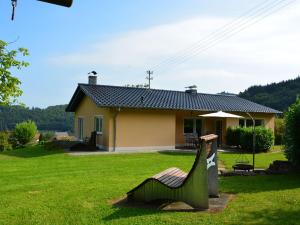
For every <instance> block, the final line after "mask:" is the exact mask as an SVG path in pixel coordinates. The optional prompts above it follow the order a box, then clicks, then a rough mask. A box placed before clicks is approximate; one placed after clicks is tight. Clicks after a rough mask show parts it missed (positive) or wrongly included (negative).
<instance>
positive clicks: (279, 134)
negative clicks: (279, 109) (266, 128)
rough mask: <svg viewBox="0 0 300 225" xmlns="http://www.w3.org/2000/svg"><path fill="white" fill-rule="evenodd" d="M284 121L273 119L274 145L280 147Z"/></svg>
mask: <svg viewBox="0 0 300 225" xmlns="http://www.w3.org/2000/svg"><path fill="white" fill-rule="evenodd" d="M284 129H285V124H284V119H282V118H276V119H275V130H274V133H275V145H282V144H283V136H284Z"/></svg>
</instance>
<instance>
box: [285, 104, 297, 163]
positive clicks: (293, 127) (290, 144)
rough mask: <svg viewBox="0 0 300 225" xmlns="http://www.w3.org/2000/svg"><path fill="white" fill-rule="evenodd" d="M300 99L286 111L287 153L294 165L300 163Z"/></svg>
mask: <svg viewBox="0 0 300 225" xmlns="http://www.w3.org/2000/svg"><path fill="white" fill-rule="evenodd" d="M299 128H300V99H299V98H298V99H297V100H296V102H295V103H294V104H293V105H291V106H290V107H289V109H288V111H287V112H286V113H285V133H284V143H285V155H286V157H287V159H288V160H289V161H290V162H292V163H293V164H294V165H300V138H299V137H300V129H299Z"/></svg>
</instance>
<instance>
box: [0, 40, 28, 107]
mask: <svg viewBox="0 0 300 225" xmlns="http://www.w3.org/2000/svg"><path fill="white" fill-rule="evenodd" d="M8 45H9V43H7V42H5V41H2V40H0V104H2V105H9V104H11V103H15V102H16V101H17V98H18V97H19V96H21V95H22V93H23V92H22V90H21V89H20V84H21V81H20V80H19V79H18V78H17V77H16V76H15V75H14V72H15V71H16V70H21V69H22V68H23V67H27V66H28V65H29V63H28V62H25V61H22V60H21V61H19V60H17V57H18V56H19V55H22V56H28V55H29V52H28V50H27V49H26V48H18V49H16V50H8ZM12 71H14V72H12Z"/></svg>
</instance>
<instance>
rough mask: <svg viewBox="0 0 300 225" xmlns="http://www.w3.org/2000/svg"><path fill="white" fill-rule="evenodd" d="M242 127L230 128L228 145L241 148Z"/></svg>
mask: <svg viewBox="0 0 300 225" xmlns="http://www.w3.org/2000/svg"><path fill="white" fill-rule="evenodd" d="M242 129H243V128H241V127H234V128H233V127H229V128H228V129H227V133H226V140H227V145H230V146H237V147H239V146H241V132H242Z"/></svg>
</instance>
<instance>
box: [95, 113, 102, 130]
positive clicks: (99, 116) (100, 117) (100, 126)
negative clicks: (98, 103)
mask: <svg viewBox="0 0 300 225" xmlns="http://www.w3.org/2000/svg"><path fill="white" fill-rule="evenodd" d="M96 118H98V119H100V120H101V123H100V124H99V129H100V131H97V130H96ZM100 120H99V121H100ZM103 122H104V116H103V115H95V116H94V131H96V132H97V134H103Z"/></svg>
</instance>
